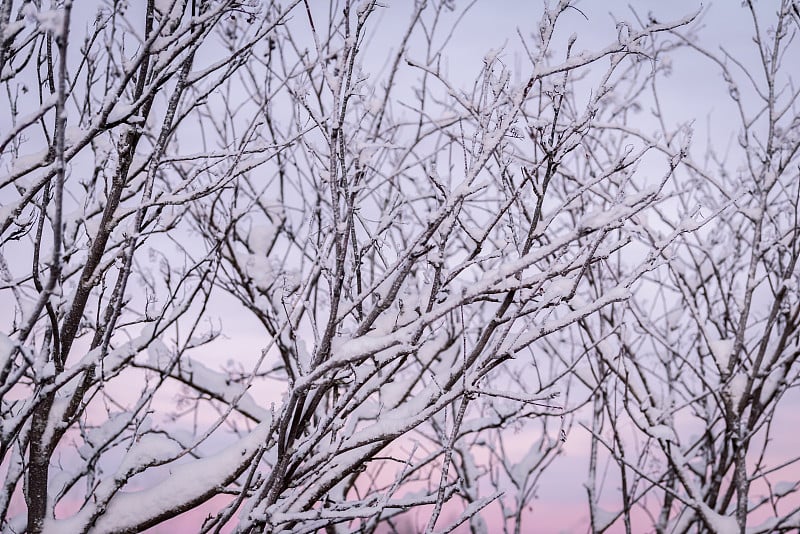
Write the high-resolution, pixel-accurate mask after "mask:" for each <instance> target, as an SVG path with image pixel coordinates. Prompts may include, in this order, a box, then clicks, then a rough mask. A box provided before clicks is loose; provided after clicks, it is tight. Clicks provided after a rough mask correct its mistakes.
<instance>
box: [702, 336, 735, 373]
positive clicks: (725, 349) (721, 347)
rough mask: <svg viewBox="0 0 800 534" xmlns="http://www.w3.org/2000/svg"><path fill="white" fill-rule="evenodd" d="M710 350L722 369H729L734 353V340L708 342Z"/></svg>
mask: <svg viewBox="0 0 800 534" xmlns="http://www.w3.org/2000/svg"><path fill="white" fill-rule="evenodd" d="M708 348H709V349H710V350H711V354H712V355H713V356H714V360H715V361H716V362H717V365H718V366H719V368H720V369H727V368H728V363H729V362H730V357H731V353H732V352H733V340H732V339H715V340H712V341H709V342H708Z"/></svg>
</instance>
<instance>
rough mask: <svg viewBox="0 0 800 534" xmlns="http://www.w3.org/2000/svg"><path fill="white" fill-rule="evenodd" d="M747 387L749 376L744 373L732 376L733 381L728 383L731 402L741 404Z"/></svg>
mask: <svg viewBox="0 0 800 534" xmlns="http://www.w3.org/2000/svg"><path fill="white" fill-rule="evenodd" d="M746 388H747V376H746V375H745V374H743V373H736V374H735V375H734V376H733V378H731V382H730V384H729V385H728V393H729V394H730V396H731V402H732V403H733V404H734V406H735V405H737V404H739V401H741V399H742V395H744V392H745V389H746Z"/></svg>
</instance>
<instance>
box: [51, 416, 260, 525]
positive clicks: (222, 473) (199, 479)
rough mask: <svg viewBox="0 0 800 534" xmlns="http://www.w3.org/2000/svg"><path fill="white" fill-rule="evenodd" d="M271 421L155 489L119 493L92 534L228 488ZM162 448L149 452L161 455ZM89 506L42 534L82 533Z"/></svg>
mask: <svg viewBox="0 0 800 534" xmlns="http://www.w3.org/2000/svg"><path fill="white" fill-rule="evenodd" d="M270 423H271V422H270V421H266V422H264V423H262V424H260V425H259V426H257V427H256V428H255V429H254V430H253V431H252V432H250V434H248V435H247V436H245V437H244V438H242V439H241V440H239V441H238V442H236V443H234V444H233V445H230V446H229V447H227V448H226V449H224V450H222V451H221V452H219V453H218V454H215V455H213V456H208V457H206V458H201V459H199V460H194V461H192V462H191V463H188V464H183V465H179V466H176V467H173V468H172V470H171V473H170V476H169V477H168V478H166V479H165V480H164V481H163V482H160V483H158V484H156V485H155V486H153V487H151V488H148V489H145V490H142V491H136V492H118V493H116V494H115V495H114V496H113V497H112V499H111V501H110V502H109V503H108V506H107V507H106V509H105V511H104V513H102V514H101V515H100V516H99V518H98V519H97V520H96V522H95V524H94V526H93V528H92V529H91V532H92V534H105V533H111V532H123V531H128V530H134V529H135V528H136V527H137V526H138V525H140V524H142V523H143V522H145V521H147V520H148V519H151V518H157V517H160V516H161V515H162V514H165V513H167V512H169V511H170V510H175V509H179V508H181V507H182V506H184V505H185V504H186V503H188V502H192V501H193V500H195V499H198V498H200V497H202V496H204V495H208V494H209V493H213V492H215V491H218V489H219V488H221V487H223V486H225V485H226V484H228V483H229V482H230V481H231V480H232V479H233V478H234V475H235V474H236V472H238V471H240V470H241V469H242V468H243V467H245V466H247V464H249V463H250V461H251V458H252V457H253V454H255V452H256V451H257V449H258V447H259V446H260V445H261V444H263V443H264V442H265V441H266V440H267V437H268V436H269V432H270ZM163 451H164V449H163V447H162V446H160V445H159V446H157V447H152V448H151V450H150V452H155V453H163ZM94 506H95V505H94V504H93V503H90V504H89V505H87V506H86V507H84V508H83V509H82V510H81V511H80V512H78V513H77V514H75V515H74V516H72V517H70V518H68V519H59V520H53V519H49V520H47V521H46V523H45V527H44V534H71V533H73V532H83V531H84V529H85V525H86V523H87V522H88V520H89V519H90V517H91V514H92V513H93V512H94V511H95V508H94Z"/></svg>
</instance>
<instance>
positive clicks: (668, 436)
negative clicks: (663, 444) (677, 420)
mask: <svg viewBox="0 0 800 534" xmlns="http://www.w3.org/2000/svg"><path fill="white" fill-rule="evenodd" d="M647 433H648V434H650V435H651V436H652V437H654V438H656V439H660V440H663V441H672V442H677V441H678V439H677V437H676V436H675V432H674V431H673V430H672V429H671V428H670V427H668V426H667V425H655V426H651V427H650V428H649V429H647Z"/></svg>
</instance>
